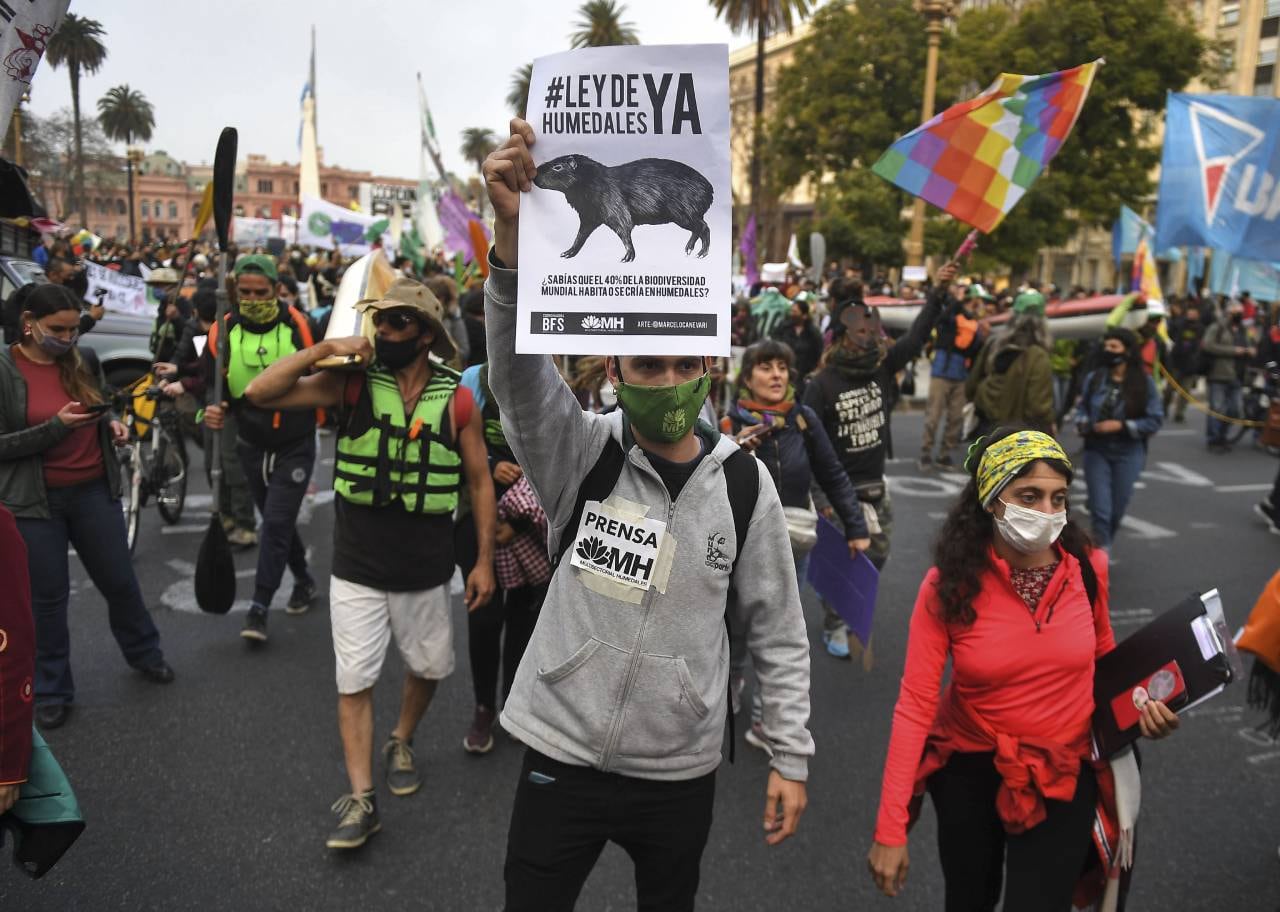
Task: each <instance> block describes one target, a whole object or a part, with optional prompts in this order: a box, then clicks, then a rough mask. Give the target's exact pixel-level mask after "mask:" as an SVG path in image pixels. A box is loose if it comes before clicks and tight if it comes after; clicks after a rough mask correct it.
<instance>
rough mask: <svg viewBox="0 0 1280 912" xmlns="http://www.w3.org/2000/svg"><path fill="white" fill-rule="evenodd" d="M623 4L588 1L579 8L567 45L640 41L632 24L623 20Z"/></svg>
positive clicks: (608, 45) (607, 1) (612, 1)
mask: <svg viewBox="0 0 1280 912" xmlns="http://www.w3.org/2000/svg"><path fill="white" fill-rule="evenodd" d="M625 12H626V7H625V6H623V5H622V4H621V3H618V2H616V0H587V2H586V3H584V4H582V6H580V7H578V15H579V16H581V17H582V18H580V19H579V20H578V21H577V22H575V23H574V32H573V33H572V34H571V35H570V36H569V41H570V47H574V48H584V47H610V46H612V45H616V44H639V43H640V37H639V35H638V34H637V33H636V28H635V23H633V22H623V21H622V16H623V14H624V13H625Z"/></svg>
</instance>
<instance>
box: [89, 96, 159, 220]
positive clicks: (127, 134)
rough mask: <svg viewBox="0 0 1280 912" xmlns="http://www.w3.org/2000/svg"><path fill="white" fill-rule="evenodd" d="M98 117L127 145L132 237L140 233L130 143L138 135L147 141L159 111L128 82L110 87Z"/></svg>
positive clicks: (110, 134) (110, 136)
mask: <svg viewBox="0 0 1280 912" xmlns="http://www.w3.org/2000/svg"><path fill="white" fill-rule="evenodd" d="M98 120H99V122H100V123H101V124H102V132H103V133H105V134H107V138H108V139H116V140H122V141H123V142H124V145H125V162H126V167H127V169H128V172H129V240H130V241H132V240H133V238H134V237H135V236H136V232H135V222H134V217H133V156H132V155H130V154H129V146H132V145H133V141H134V140H135V139H138V140H141V141H142V142H146V141H147V140H149V139H150V138H151V131H152V130H153V129H154V128H155V125H156V118H155V112H154V110H153V109H152V107H151V102H149V101H147V99H146V97H145V96H144V95H143V94H142V93H141V92H135V91H134V90H133V89H131V88H129V85H128V83H126V84H124V85H118V86H116V87H115V88H114V89H108V90H107V94H106V95H103V96H102V97H101V98H99V99H98Z"/></svg>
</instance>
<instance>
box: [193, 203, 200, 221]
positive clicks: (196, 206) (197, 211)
mask: <svg viewBox="0 0 1280 912" xmlns="http://www.w3.org/2000/svg"><path fill="white" fill-rule="evenodd" d="M199 214H200V204H199V203H192V204H191V217H192V218H195V217H196V216H197V215H199Z"/></svg>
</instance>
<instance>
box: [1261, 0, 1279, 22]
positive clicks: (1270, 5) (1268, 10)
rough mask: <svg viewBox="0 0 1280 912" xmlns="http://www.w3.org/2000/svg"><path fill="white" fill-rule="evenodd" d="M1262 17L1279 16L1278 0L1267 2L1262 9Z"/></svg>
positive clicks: (1268, 0)
mask: <svg viewBox="0 0 1280 912" xmlns="http://www.w3.org/2000/svg"><path fill="white" fill-rule="evenodd" d="M1262 16H1263V18H1264V19H1271V18H1273V17H1276V16H1280V0H1267V2H1266V5H1265V6H1264V7H1263V9H1262Z"/></svg>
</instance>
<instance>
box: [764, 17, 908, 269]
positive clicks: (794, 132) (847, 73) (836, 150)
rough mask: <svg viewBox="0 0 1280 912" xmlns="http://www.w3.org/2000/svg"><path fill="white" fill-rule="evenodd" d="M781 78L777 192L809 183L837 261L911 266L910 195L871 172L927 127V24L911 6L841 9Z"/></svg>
mask: <svg viewBox="0 0 1280 912" xmlns="http://www.w3.org/2000/svg"><path fill="white" fill-rule="evenodd" d="M811 26H812V29H811V32H810V37H809V39H808V40H807V41H805V43H804V44H803V45H802V46H801V47H800V48H799V49H798V50H797V52H796V55H795V58H794V59H793V60H792V63H791V65H790V66H788V67H786V68H785V69H784V70H783V71H782V73H781V75H780V76H779V78H778V84H777V104H776V106H775V107H774V111H773V115H772V117H771V119H770V122H769V127H768V134H767V137H766V141H765V149H764V154H765V159H766V161H767V163H768V174H769V180H770V184H771V190H772V191H773V192H778V193H781V192H783V191H785V190H787V189H790V188H792V187H795V186H797V185H799V184H800V183H801V182H802V181H804V180H806V179H808V180H809V181H810V185H811V186H813V187H814V188H815V189H816V192H817V202H816V208H817V216H816V218H815V228H816V230H818V231H821V232H822V233H823V234H824V235H825V236H826V239H827V249H828V252H829V254H830V255H831V256H834V257H843V256H848V257H853V258H855V259H858V260H863V261H864V262H866V261H873V262H878V263H886V264H892V263H900V262H902V258H903V257H902V250H901V246H902V238H903V236H904V235H905V231H906V229H905V227H904V222H903V221H902V218H901V214H900V213H901V210H902V209H903V207H904V206H905V205H906V202H907V198H906V194H904V193H902V192H901V191H899V190H897V189H896V188H895V187H893V186H892V185H891V184H888V183H887V182H885V181H882V180H881V179H880V178H879V177H876V176H875V175H873V174H871V172H870V166H871V164H872V163H873V162H874V161H875V160H876V159H877V158H878V157H879V156H880V154H881V153H882V152H883V151H884V150H885V149H886V148H887V147H888V146H889V144H890V143H892V142H893V140H894V139H896V138H897V137H898V136H900V135H901V134H902V133H905V132H906V131H907V130H910V129H911V128H913V127H915V126H916V125H917V124H918V123H919V120H920V96H921V94H922V92H923V91H924V56H925V47H924V42H923V40H922V35H923V31H922V28H923V26H922V21H921V19H920V17H919V14H917V13H916V12H915V10H914V9H913V8H912V3H911V0H860V2H859V3H857V4H856V5H855V4H849V5H845V4H839V3H832V4H829V5H827V6H826V7H824V8H822V9H821V10H819V11H818V12H817V13H816V14H815V15H814V17H813V21H812V23H811Z"/></svg>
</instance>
